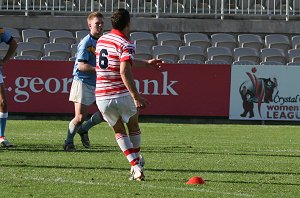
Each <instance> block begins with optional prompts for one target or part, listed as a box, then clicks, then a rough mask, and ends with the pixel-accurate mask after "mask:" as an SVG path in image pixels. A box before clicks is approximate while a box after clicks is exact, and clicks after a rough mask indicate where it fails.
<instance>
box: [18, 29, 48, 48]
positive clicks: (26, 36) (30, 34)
mask: <svg viewBox="0 0 300 198" xmlns="http://www.w3.org/2000/svg"><path fill="white" fill-rule="evenodd" d="M22 38H23V41H24V42H31V43H37V44H39V45H41V46H42V45H44V44H45V43H47V42H48V37H47V33H46V32H45V31H44V30H39V29H24V30H22Z"/></svg>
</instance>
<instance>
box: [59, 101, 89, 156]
mask: <svg viewBox="0 0 300 198" xmlns="http://www.w3.org/2000/svg"><path fill="white" fill-rule="evenodd" d="M74 108H75V117H74V118H73V119H72V120H71V121H70V123H69V127H68V133H67V138H66V140H65V144H64V150H66V151H75V147H74V136H75V134H76V132H77V131H78V129H79V128H80V126H81V124H82V123H83V122H84V120H85V118H86V116H87V113H88V106H86V105H84V104H81V103H77V102H75V103H74Z"/></svg>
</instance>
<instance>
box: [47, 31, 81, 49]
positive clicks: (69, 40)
mask: <svg viewBox="0 0 300 198" xmlns="http://www.w3.org/2000/svg"><path fill="white" fill-rule="evenodd" d="M49 38H50V43H63V44H66V45H68V46H69V47H70V46H71V45H72V44H74V43H76V39H75V37H74V36H73V34H72V32H70V31H66V30H51V31H49Z"/></svg>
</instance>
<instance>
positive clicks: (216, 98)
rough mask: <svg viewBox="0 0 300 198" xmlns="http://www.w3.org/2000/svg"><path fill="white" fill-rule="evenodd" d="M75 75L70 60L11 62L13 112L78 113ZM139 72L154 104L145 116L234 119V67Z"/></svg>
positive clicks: (9, 77) (172, 67)
mask: <svg viewBox="0 0 300 198" xmlns="http://www.w3.org/2000/svg"><path fill="white" fill-rule="evenodd" d="M72 70H73V62H68V61H26V60H24V61H20V60H11V61H10V62H9V64H7V65H5V68H4V72H3V75H4V76H5V86H6V89H7V90H6V94H7V98H8V105H9V112H26V113H27V112H28V113H58V114H59V113H73V103H72V102H69V101H68V97H69V90H70V87H71V83H72ZM133 72H134V77H135V83H136V86H137V88H138V90H139V92H140V93H141V94H142V95H143V96H144V97H145V98H147V99H148V100H149V101H150V103H151V104H150V105H149V106H148V107H147V108H146V109H143V110H141V114H142V115H175V116H176V115H177V116H228V114H229V98H230V65H192V64H188V65H183V64H164V65H163V67H162V68H161V69H158V70H156V69H147V68H134V69H133ZM94 110H95V108H92V109H91V111H94Z"/></svg>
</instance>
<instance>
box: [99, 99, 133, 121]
mask: <svg viewBox="0 0 300 198" xmlns="http://www.w3.org/2000/svg"><path fill="white" fill-rule="evenodd" d="M96 103H97V106H98V109H99V111H100V112H101V113H102V115H103V118H104V119H105V120H106V121H107V123H108V124H109V125H110V126H115V124H116V123H117V121H118V120H119V119H120V118H121V119H122V121H123V122H125V123H128V122H129V119H130V118H131V117H132V116H133V115H135V114H136V113H137V108H136V106H135V104H134V101H133V99H132V97H131V96H130V95H128V96H124V97H120V98H113V99H108V100H97V101H96Z"/></svg>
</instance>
